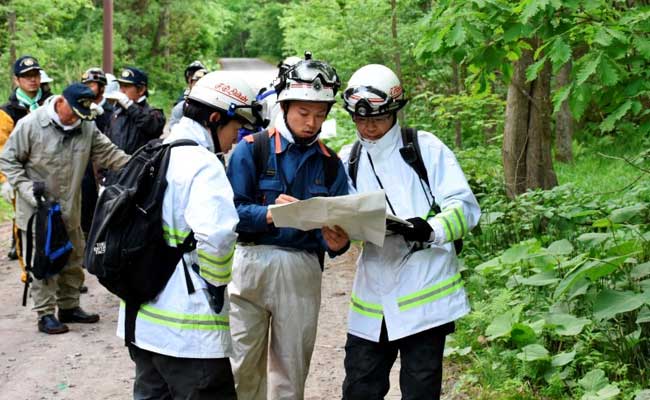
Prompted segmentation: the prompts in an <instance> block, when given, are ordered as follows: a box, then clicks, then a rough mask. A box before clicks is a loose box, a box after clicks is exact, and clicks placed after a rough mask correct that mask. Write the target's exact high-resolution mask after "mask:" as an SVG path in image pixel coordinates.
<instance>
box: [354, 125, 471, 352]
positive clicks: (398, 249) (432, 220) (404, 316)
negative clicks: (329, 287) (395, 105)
mask: <svg viewBox="0 0 650 400" xmlns="http://www.w3.org/2000/svg"><path fill="white" fill-rule="evenodd" d="M418 140H419V144H420V151H421V154H422V159H423V160H424V163H425V165H426V168H427V172H428V177H429V184H430V187H431V191H432V192H433V195H434V196H435V201H436V202H437V203H438V205H439V206H440V208H441V209H442V211H441V213H440V214H438V215H435V216H433V214H434V213H433V212H431V210H430V208H431V207H430V201H431V199H429V197H430V196H428V192H425V189H424V188H426V186H424V188H423V185H422V184H421V182H420V180H419V178H418V176H417V173H416V172H415V170H414V169H413V168H411V167H410V166H409V165H408V164H406V162H405V161H404V160H403V158H402V156H401V155H400V152H399V149H400V148H401V147H402V146H403V144H402V137H401V133H400V127H399V124H395V126H394V127H393V128H392V129H391V130H390V131H389V132H388V133H387V134H386V135H385V136H383V137H382V138H381V139H379V140H377V141H374V142H371V141H366V140H361V143H362V149H361V154H360V156H359V160H358V162H359V166H358V171H357V179H356V184H357V189H356V191H357V192H370V191H375V190H379V189H380V186H379V183H378V182H377V178H376V177H375V174H374V173H373V170H372V168H371V165H370V161H369V160H368V154H369V155H370V157H371V158H372V162H373V164H374V168H375V171H376V174H377V176H378V177H379V179H380V180H381V182H382V184H383V186H384V189H385V191H386V195H387V197H388V199H389V200H390V203H391V204H392V206H393V208H394V209H395V213H396V215H397V216H398V217H400V218H402V219H407V218H411V217H422V218H427V217H428V222H429V224H430V225H431V226H432V228H433V231H434V235H433V236H435V238H434V239H433V240H432V241H430V242H429V243H426V246H425V248H424V249H422V250H417V251H413V250H412V248H413V245H414V244H413V243H408V242H406V240H404V238H403V237H402V236H401V235H393V234H391V235H389V236H387V237H386V240H385V242H384V246H383V247H377V246H376V245H373V244H372V243H368V242H366V243H364V247H363V252H362V253H361V256H360V257H359V260H358V262H357V273H356V276H355V280H354V286H353V291H352V296H351V297H352V298H351V305H350V312H349V317H348V331H349V332H350V333H351V334H353V335H355V336H358V337H361V338H364V339H367V340H372V341H375V342H378V341H379V335H380V332H381V321H382V318H383V319H385V321H386V328H387V331H388V338H389V340H391V341H392V340H396V339H400V338H403V337H406V336H410V335H413V334H415V333H418V332H421V331H424V330H426V329H429V328H433V327H436V326H440V325H443V324H445V323H447V322H451V321H454V320H456V319H458V318H460V317H462V316H463V315H465V314H467V313H468V312H469V310H470V307H469V302H468V300H467V296H466V295H465V291H464V289H463V282H462V279H461V276H460V273H459V271H458V259H457V257H456V252H455V250H454V246H453V240H454V239H457V238H459V237H462V236H463V235H464V234H465V233H467V232H468V231H469V230H470V229H472V228H473V227H474V226H475V225H476V224H477V223H478V219H479V217H480V214H481V212H480V209H479V206H478V203H477V201H476V198H475V197H474V195H473V194H472V191H471V189H470V188H469V185H468V184H467V180H466V179H465V176H464V174H463V171H462V170H461V168H460V166H459V165H458V161H457V160H456V157H455V156H454V154H453V153H452V152H451V150H449V148H447V146H445V145H444V144H443V143H442V142H441V141H440V140H439V139H438V138H437V137H435V136H434V135H433V134H430V133H428V132H422V131H420V132H418ZM347 150H348V151H346V150H342V151H341V158H342V159H343V161H344V164H345V166H346V170H348V169H347V168H348V167H349V156H350V154H349V148H348V149H347ZM354 191H355V189H354V187H352V182H351V181H350V192H351V193H353V192H354ZM387 210H389V211H390V209H389V208H388V205H387Z"/></svg>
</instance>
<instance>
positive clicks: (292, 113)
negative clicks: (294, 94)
mask: <svg viewBox="0 0 650 400" xmlns="http://www.w3.org/2000/svg"><path fill="white" fill-rule="evenodd" d="M287 107H289V109H288V110H286V113H287V125H288V126H289V129H291V131H292V132H293V133H294V135H296V136H297V137H300V138H309V137H312V136H314V135H315V134H316V133H318V132H319V131H320V128H321V126H322V125H323V122H325V118H327V112H328V110H329V104H327V103H323V102H310V101H291V102H290V103H289V104H288V105H287Z"/></svg>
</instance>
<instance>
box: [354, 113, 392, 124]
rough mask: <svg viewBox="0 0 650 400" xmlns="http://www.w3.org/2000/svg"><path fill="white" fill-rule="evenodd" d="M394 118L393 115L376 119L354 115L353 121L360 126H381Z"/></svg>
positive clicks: (378, 116)
mask: <svg viewBox="0 0 650 400" xmlns="http://www.w3.org/2000/svg"><path fill="white" fill-rule="evenodd" d="M392 118H393V114H385V115H377V116H374V117H360V116H358V115H354V116H353V117H352V120H353V121H354V122H355V123H356V124H359V125H369V124H372V125H379V124H383V123H386V122H388V121H390V120H391V119H392Z"/></svg>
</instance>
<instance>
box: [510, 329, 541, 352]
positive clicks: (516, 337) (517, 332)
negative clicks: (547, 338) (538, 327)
mask: <svg viewBox="0 0 650 400" xmlns="http://www.w3.org/2000/svg"><path fill="white" fill-rule="evenodd" d="M510 339H511V340H512V341H513V343H515V344H516V345H517V347H522V346H525V345H528V344H531V343H535V341H536V340H537V336H536V335H535V331H534V330H533V328H531V327H530V326H528V325H526V324H523V323H516V324H514V325H513V326H512V329H511V331H510Z"/></svg>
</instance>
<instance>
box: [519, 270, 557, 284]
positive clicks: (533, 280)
mask: <svg viewBox="0 0 650 400" xmlns="http://www.w3.org/2000/svg"><path fill="white" fill-rule="evenodd" d="M559 281H560V278H558V277H557V276H556V275H555V271H544V272H540V273H539V274H535V275H532V276H529V277H528V278H522V279H519V283H521V284H523V285H528V286H548V285H552V284H554V283H556V282H559Z"/></svg>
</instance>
